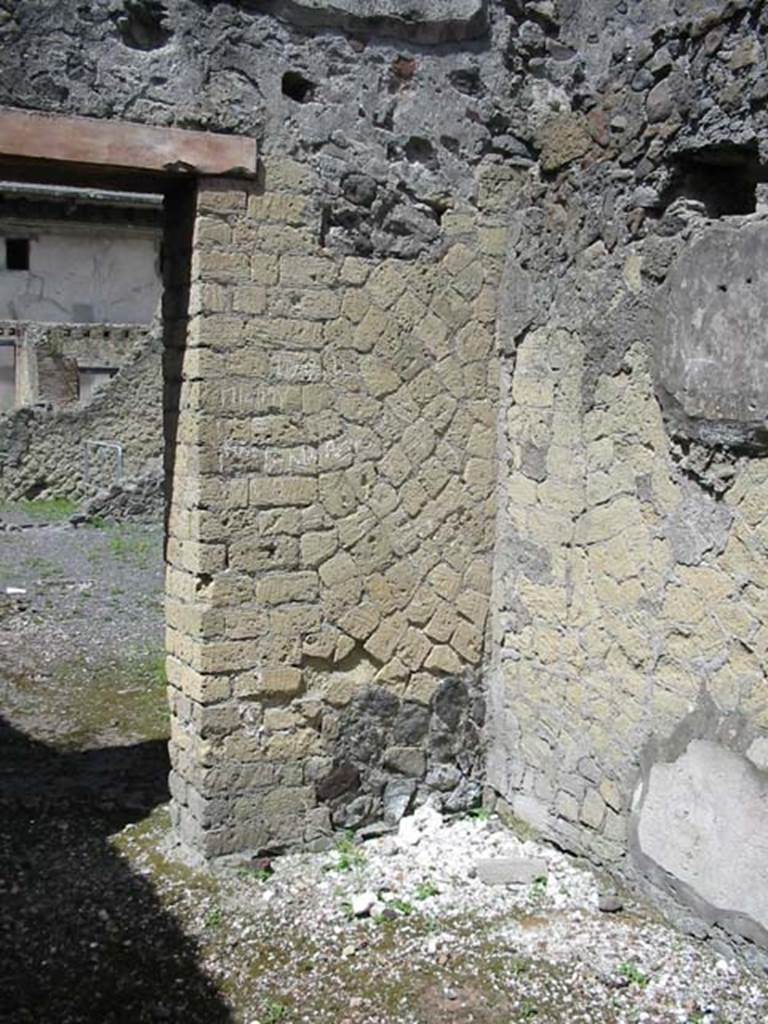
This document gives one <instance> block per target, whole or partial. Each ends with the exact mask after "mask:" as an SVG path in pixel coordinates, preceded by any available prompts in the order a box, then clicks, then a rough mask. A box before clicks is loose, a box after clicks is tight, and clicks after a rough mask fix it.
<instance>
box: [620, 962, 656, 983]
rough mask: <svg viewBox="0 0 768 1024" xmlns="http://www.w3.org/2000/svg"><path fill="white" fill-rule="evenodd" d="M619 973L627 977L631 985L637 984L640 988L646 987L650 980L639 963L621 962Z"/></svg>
mask: <svg viewBox="0 0 768 1024" xmlns="http://www.w3.org/2000/svg"><path fill="white" fill-rule="evenodd" d="M619 974H620V975H621V976H622V977H623V978H626V979H627V981H628V982H629V983H630V985H637V986H638V988H645V986H646V985H647V984H648V982H649V980H650V979H649V978H648V976H647V975H645V974H643V972H642V971H641V970H640V968H639V967H638V966H637V964H631V963H623V964H619Z"/></svg>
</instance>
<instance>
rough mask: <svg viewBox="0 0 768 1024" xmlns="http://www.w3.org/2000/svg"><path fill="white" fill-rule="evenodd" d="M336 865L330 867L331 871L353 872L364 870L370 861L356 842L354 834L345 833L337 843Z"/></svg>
mask: <svg viewBox="0 0 768 1024" xmlns="http://www.w3.org/2000/svg"><path fill="white" fill-rule="evenodd" d="M335 851H336V857H337V860H336V863H335V864H330V865H329V866H328V869H327V870H329V871H353V870H354V869H355V868H362V867H365V865H366V864H367V863H368V860H367V858H366V856H365V854H364V853H363V851H362V850H361V849H360V847H359V846H358V845H357V843H356V842H355V836H354V833H353V832H345V833H344V835H343V836H342V838H341V839H339V841H338V842H337V843H336V846H335Z"/></svg>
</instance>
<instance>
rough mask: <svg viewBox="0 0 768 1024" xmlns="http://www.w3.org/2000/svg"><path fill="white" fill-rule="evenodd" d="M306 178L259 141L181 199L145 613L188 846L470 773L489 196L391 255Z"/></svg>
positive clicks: (491, 272) (490, 433)
mask: <svg viewBox="0 0 768 1024" xmlns="http://www.w3.org/2000/svg"><path fill="white" fill-rule="evenodd" d="M315 190H316V182H315V179H314V175H313V173H312V171H311V169H310V168H308V167H307V166H305V165H302V164H299V163H297V162H295V161H290V160H285V159H283V160H278V159H272V160H268V161H267V162H266V164H265V171H264V180H263V182H262V183H260V184H259V185H257V186H254V187H251V188H243V187H242V186H240V187H239V186H237V185H236V184H233V183H228V182H226V181H220V182H210V183H209V184H207V185H206V186H204V187H203V189H202V190H201V192H200V195H199V199H198V216H197V219H196V225H195V240H194V249H193V264H192V265H193V292H192V306H191V310H192V313H193V319H192V321H191V325H190V335H189V346H188V348H187V350H186V352H185V353H184V356H183V364H182V366H183V371H182V372H183V383H182V386H181V398H180V418H179V432H178V434H177V448H176V455H175V472H176V475H177V478H178V476H179V474H180V475H181V477H182V478H183V477H185V476H188V477H189V478H190V479H191V480H194V484H193V485H192V486H190V487H189V488H188V489H184V490H183V491H182V492H181V493H177V494H176V495H175V496H174V503H173V506H172V509H171V517H170V538H169V543H168V560H169V575H168V594H169V602H168V609H167V615H168V647H169V651H170V654H171V658H170V661H169V665H170V668H169V677H170V680H171V683H172V686H173V687H174V691H173V700H172V704H173V711H174V715H173V740H172V751H173V762H174V774H173V791H174V795H175V798H176V809H177V814H178V816H179V819H180V825H181V829H182V834H183V835H184V836H185V837H186V838H187V839H189V840H190V841H191V842H192V843H193V845H195V846H196V847H197V848H198V849H202V850H203V851H204V852H206V853H207V854H209V855H211V854H222V853H230V852H235V851H243V850H244V849H253V850H256V849H260V848H264V847H274V846H279V845H281V844H286V843H289V842H293V841H295V840H296V839H297V838H299V837H301V836H303V838H304V839H305V840H307V841H311V840H313V839H316V838H318V837H320V836H323V835H326V834H327V833H328V831H329V830H330V828H331V825H332V824H333V825H336V826H340V825H342V826H360V825H371V824H375V823H377V822H381V821H382V820H389V821H390V822H392V821H396V820H397V819H398V818H399V816H401V815H402V814H403V813H404V811H405V810H406V809H407V808H408V807H410V806H412V805H413V803H414V801H421V800H423V799H425V798H426V796H427V795H428V794H430V793H433V794H436V795H438V796H440V795H441V794H443V796H442V799H443V800H444V802H445V804H446V806H448V807H452V808H454V809H458V808H459V807H465V806H469V805H471V804H472V803H473V802H475V801H476V800H477V798H478V796H479V792H480V779H481V776H482V770H483V760H482V754H481V748H480V744H479V729H480V727H481V726H482V724H483V718H484V707H483V700H482V694H481V687H480V676H479V668H480V664H481V661H482V657H483V651H484V632H485V623H486V615H487V604H488V596H489V592H490V583H491V550H492V543H493V524H494V498H493V492H494V484H495V477H496V471H495V422H496V411H495V406H496V394H497V390H498V381H497V371H496V360H495V358H494V348H495V343H494V335H493V329H494V328H493V325H494V318H495V298H496V285H497V281H498V276H499V271H500V262H501V255H502V252H503V249H502V248H501V247H500V245H499V242H500V240H502V241H503V229H499V228H498V226H497V224H496V214H495V211H494V209H493V202H492V200H493V199H495V198H496V195H497V193H496V191H495V190H494V187H493V182H491V183H489V184H487V185H486V191H487V192H488V196H489V210H488V211H487V215H483V214H482V213H481V214H480V215H478V214H476V213H475V212H473V211H471V210H469V209H465V208H462V207H457V208H455V209H454V210H452V211H450V212H448V213H446V214H445V216H444V218H443V222H442V225H441V231H442V242H441V255H440V256H439V257H438V258H437V259H435V260H430V261H425V262H411V261H403V260H383V261H382V260H372V259H364V258H359V257H351V256H350V257H340V256H334V255H332V254H329V253H328V252H324V251H323V250H322V249H321V247H320V246H319V245H318V229H319V223H318V218H317V215H316V213H315V212H314V210H313V207H312V204H311V197H312V195H313V193H314V191H315ZM182 465H183V468H181V469H180V467H181V466H182ZM176 688H177V689H176Z"/></svg>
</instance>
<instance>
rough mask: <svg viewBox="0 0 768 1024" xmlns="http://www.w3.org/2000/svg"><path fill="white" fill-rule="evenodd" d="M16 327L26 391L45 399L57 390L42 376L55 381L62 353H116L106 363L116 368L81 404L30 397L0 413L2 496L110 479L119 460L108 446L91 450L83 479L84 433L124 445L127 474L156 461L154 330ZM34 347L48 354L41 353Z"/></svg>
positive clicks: (82, 487)
mask: <svg viewBox="0 0 768 1024" xmlns="http://www.w3.org/2000/svg"><path fill="white" fill-rule="evenodd" d="M15 329H16V331H17V345H18V348H17V352H18V354H19V357H18V363H19V365H20V366H21V367H22V368H26V372H25V375H24V376H25V381H26V383H25V385H24V392H25V396H26V397H27V398H28V399H29V398H32V397H33V396H34V397H35V398H36V399H38V400H42V401H45V400H47V399H51V398H54V397H56V395H58V394H59V392H58V391H57V392H56V395H54V394H53V393H52V392H51V391H50V388H49V387H48V384H47V383H46V381H48V382H49V384H50V386H53V385H54V384H55V385H56V386H57V387H58V385H59V384H60V382H61V379H62V372H61V369H62V368H61V360H62V359H64V360H69V361H70V363H71V364H74V363H75V362H76V360H78V359H79V358H82V356H83V355H84V354H86V353H91V354H92V355H93V357H94V362H93V363H89V365H97V366H98V365H100V362H101V360H103V359H109V360H114V362H112V363H110V364H109V365H117V366H119V367H120V372H119V373H117V374H116V375H115V376H114V377H113V378H112V379H111V380H109V381H108V382H107V383H105V384H104V385H103V386H102V387H101V389H100V390H99V391H98V392H97V394H96V395H95V396H94V398H93V400H92V401H91V402H90V403H89V404H88V405H86V406H80V405H77V404H73V405H70V406H69V407H66V406H65V407H63V408H60V409H56V408H54V407H52V406H51V405H49V404H45V405H43V404H38V405H30V406H26V407H22V408H20V409H17V410H16V411H15V412H12V413H8V414H6V415H4V416H2V417H0V497H1V498H3V499H6V500H8V499H10V500H18V499H20V498H35V497H39V496H41V495H62V496H67V497H72V498H81V497H84V496H86V495H89V494H92V493H93V492H94V491H95V490H97V489H98V488H100V487H103V486H105V485H108V484H111V483H112V482H113V480H114V478H115V473H116V468H117V467H116V462H115V458H114V454H113V453H111V452H106V451H104V452H100V453H99V452H94V453H93V454H92V457H91V479H90V480H89V481H86V480H85V478H84V467H85V461H84V460H85V455H84V452H85V449H84V443H85V441H89V440H90V441H94V440H98V441H111V442H117V443H119V444H120V445H122V447H123V472H124V475H126V476H136V475H139V474H141V473H142V472H145V471H146V470H147V469H148V468H149V467H150V466H152V465H155V466H157V465H159V463H160V461H161V459H162V453H163V430H162V415H163V401H162V390H163V373H162V360H161V344H160V340H159V338H158V336H157V331H156V330H155V331H151V330H150V331H148V330H147V328H144V327H125V326H120V325H106V326H104V325H99V326H98V327H91V326H81V325H57V324H55V325H48V324H46V325H18V324H17V325H15ZM26 335H29V337H28V338H27V340H26V341H25V340H24V337H25V336H26ZM39 348H40V349H42V350H44V352H45V353H46V354H47V357H44V358H42V359H41V358H40V353H39V352H38V349H39ZM54 357H55V358H54ZM75 372H76V368H75ZM18 382H19V381H18V376H17V384H18ZM75 383H76V379H75Z"/></svg>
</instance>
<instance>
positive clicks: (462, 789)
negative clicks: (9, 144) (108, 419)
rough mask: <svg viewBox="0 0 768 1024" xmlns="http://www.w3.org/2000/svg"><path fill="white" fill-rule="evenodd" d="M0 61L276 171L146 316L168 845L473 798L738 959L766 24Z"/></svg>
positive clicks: (753, 565) (566, 27)
mask: <svg viewBox="0 0 768 1024" xmlns="http://www.w3.org/2000/svg"><path fill="white" fill-rule="evenodd" d="M31 6H32V5H30V7H31ZM2 33H3V43H4V44H6V43H7V44H8V45H4V51H5V53H6V54H7V56H5V57H4V60H5V62H6V65H7V68H6V74H5V75H4V76H3V81H2V89H3V90H4V92H3V95H4V98H5V102H6V103H7V104H9V105H13V106H16V107H37V108H40V107H42V108H43V109H45V110H46V111H49V112H54V113H72V112H75V113H78V114H85V115H91V116H94V117H105V116H108V115H113V114H114V113H115V112H123V113H124V115H125V117H126V118H130V119H131V120H138V121H144V122H149V123H153V124H166V123H168V122H175V123H176V124H182V125H185V126H190V125H193V126H196V127H202V128H206V129H209V128H213V129H215V130H217V131H223V132H228V133H231V134H234V135H242V136H252V137H258V139H259V140H260V162H259V174H258V176H257V177H256V178H255V179H253V178H249V177H248V176H247V175H245V176H243V175H240V176H238V175H233V176H231V177H221V178H216V179H214V178H205V177H201V178H199V179H198V181H197V188H196V192H195V197H194V211H193V212H194V233H193V241H192V258H191V285H190V295H189V307H188V314H189V319H188V322H187V323H185V324H183V323H182V322H181V321H179V319H178V318H179V316H181V311H180V310H179V308H178V304H177V303H176V302H175V301H173V300H174V298H175V293H174V292H172V293H171V301H170V302H169V303H168V310H170V311H171V312H167V314H166V335H167V346H168V347H167V358H166V442H167V446H168V476H169V488H170V503H169V510H168V541H167V558H168V576H167V592H168V606H167V607H168V611H167V617H168V649H169V660H168V666H169V668H168V672H169V678H170V683H171V700H172V709H173V738H172V757H173V764H174V771H173V775H172V789H173V795H174V813H175V819H176V822H177V825H178V828H179V830H180V833H181V835H182V837H183V838H184V840H185V841H186V842H187V843H188V844H190V845H191V846H192V847H194V848H195V849H196V850H198V851H199V852H200V853H202V854H204V855H205V856H208V857H214V856H221V855H228V854H241V853H243V852H248V851H254V850H260V849H265V848H271V847H279V846H284V845H288V844H292V843H296V842H306V843H310V844H311V843H316V842H322V841H323V840H324V838H325V837H326V836H327V835H328V833H329V831H330V830H331V829H332V828H333V827H341V826H343V827H353V828H357V827H369V828H371V827H375V826H376V825H377V823H379V822H384V823H387V822H393V821H395V820H396V819H397V818H398V817H399V816H400V815H402V814H403V813H405V812H406V811H407V809H409V808H410V807H413V806H414V805H415V804H417V803H419V802H421V801H423V800H425V799H428V798H429V799H436V800H438V801H440V802H441V803H442V805H443V806H444V807H445V808H447V809H459V808H461V807H464V806H467V805H468V804H470V803H471V802H472V801H474V800H476V799H477V797H478V796H479V794H480V792H481V789H482V787H484V786H485V787H486V792H487V794H492V795H494V796H493V798H496V799H499V800H501V801H502V802H503V803H504V804H506V805H507V806H508V807H509V808H511V810H512V811H513V813H514V814H515V815H516V816H517V817H518V818H520V819H523V820H524V821H525V822H528V823H529V824H531V825H533V826H535V827H536V828H537V829H538V830H540V831H541V832H542V833H543V834H544V835H545V836H548V837H549V838H551V839H552V840H554V841H555V842H557V843H559V844H560V845H562V846H563V847H565V848H567V849H569V850H574V851H577V852H579V853H581V854H584V855H586V856H587V857H588V858H590V859H591V860H592V861H593V862H595V863H598V864H600V865H603V866H604V867H605V868H606V869H608V870H609V871H611V872H614V873H616V874H618V875H621V876H623V877H625V878H627V879H629V880H631V881H633V882H636V883H640V884H642V885H644V886H645V887H646V888H647V889H649V890H650V891H653V892H654V893H655V895H656V896H657V897H658V898H659V899H660V900H662V901H667V902H668V905H669V906H670V907H672V906H680V905H682V906H686V907H688V908H690V910H691V911H692V912H693V915H694V916H695V917H696V918H697V919H698V921H699V923H698V924H697V925H696V927H697V928H698V929H699V930H700V932H701V933H702V934H704V933H706V934H709V935H712V936H719V935H721V934H727V935H728V936H729V937H730V938H731V939H733V940H734V941H741V942H743V943H744V944H745V948H746V949H747V950H748V951H749V952H750V953H751V954H752V955H754V956H758V953H756V952H755V950H758V949H760V948H762V949H763V950H764V949H765V948H766V947H767V946H768V884H766V882H767V881H768V880H767V879H766V877H765V871H766V864H768V857H767V856H766V855H767V854H768V702H767V701H766V696H767V695H768V689H767V687H766V680H765V673H764V664H765V659H766V654H768V570H767V569H766V567H767V566H768V561H767V560H766V554H767V551H766V548H767V547H768V539H766V523H767V522H768V463H766V460H765V454H766V433H765V415H766V398H768V379H766V371H765V355H766V341H765V335H764V330H763V327H762V324H763V323H764V322H765V319H766V314H767V313H768V271H767V270H766V265H768V264H767V263H766V260H765V254H766V249H767V248H768V212H766V210H765V208H764V206H763V189H764V186H763V182H764V180H766V178H767V177H768V175H767V173H766V168H767V167H768V111H767V110H766V100H768V75H766V74H765V72H764V66H765V57H766V36H767V35H768V7H766V6H765V5H764V4H763V3H762V2H754V0H753V2H746V0H676V2H675V3H674V4H670V3H669V2H668V0H649V2H648V3H644V4H642V5H631V4H627V3H624V2H621V0H619V2H613V0H594V2H592V3H589V4H587V3H578V2H574V0H561V2H559V3H554V2H552V0H532V2H523V0H504V2H502V0H450V2H446V3H440V4H438V3H435V2H430V0H410V2H408V3H404V2H401V0H386V2H385V0H366V2H365V3H359V4H352V3H351V2H349V0H333V2H321V0H290V2H288V0H286V2H281V0H273V2H271V3H269V4H262V5H259V8H258V10H256V9H254V8H253V7H252V6H250V5H247V4H244V5H240V4H234V3H225V2H222V3H216V4H208V3H203V2H197V0H174V2H167V3H157V2H148V0H147V2H141V0H132V2H130V3H129V2H125V3H120V2H117V3H115V4H113V5H110V6H109V7H105V8H104V9H103V10H102V11H101V12H99V11H90V10H89V11H88V12H87V14H86V13H84V9H83V8H82V6H81V5H78V4H76V3H74V2H71V3H70V2H66V3H60V2H56V3H53V2H52V0H51V2H44V3H38V4H35V5H34V9H30V8H25V5H23V4H22V5H18V9H17V8H16V6H14V10H13V12H12V13H9V14H8V15H7V17H6V19H5V21H4V23H3V27H2ZM74 66H76V67H78V69H79V72H78V76H77V78H76V79H74V78H72V77H71V76H70V73H69V69H70V68H71V67H74ZM97 69H98V71H97ZM118 69H119V73H118ZM97 82H98V88H96V83H97ZM177 256H178V253H177ZM177 284H178V282H177ZM180 332H181V333H180Z"/></svg>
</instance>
